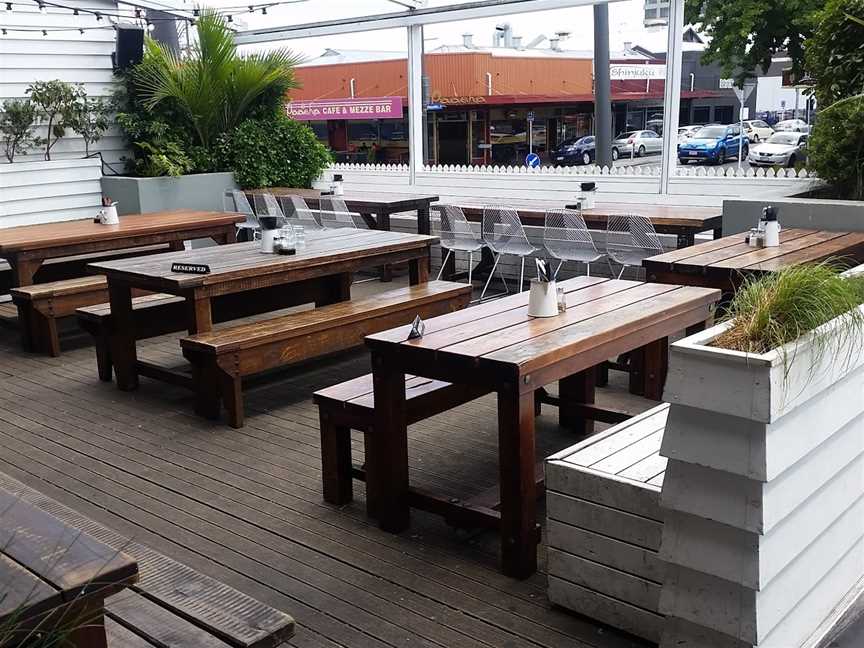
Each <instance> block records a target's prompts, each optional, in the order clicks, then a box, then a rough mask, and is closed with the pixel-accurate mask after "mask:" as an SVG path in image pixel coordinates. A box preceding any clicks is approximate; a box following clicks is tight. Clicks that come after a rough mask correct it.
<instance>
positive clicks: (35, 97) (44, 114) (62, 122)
mask: <svg viewBox="0 0 864 648" xmlns="http://www.w3.org/2000/svg"><path fill="white" fill-rule="evenodd" d="M26 92H27V94H28V95H29V96H30V101H31V102H32V103H33V105H34V106H35V107H36V114H37V117H38V118H39V120H40V122H41V123H43V124H44V125H45V129H46V136H45V137H37V138H35V139H34V142H35V143H36V145H37V146H44V147H45V159H46V160H50V159H51V149H52V148H54V145H55V144H57V142H58V141H59V140H60V139H61V138H62V137H64V136H65V135H66V129H67V128H71V127H73V126H74V123H75V116H76V111H77V105H78V102H79V101H80V100H81V99H83V98H84V97H85V96H86V93H85V92H84V86H83V85H82V84H80V83H76V84H72V83H66V82H65V81H60V80H58V79H53V80H51V81H35V82H33V83H31V84H30V86H29V87H28V88H27V90H26Z"/></svg>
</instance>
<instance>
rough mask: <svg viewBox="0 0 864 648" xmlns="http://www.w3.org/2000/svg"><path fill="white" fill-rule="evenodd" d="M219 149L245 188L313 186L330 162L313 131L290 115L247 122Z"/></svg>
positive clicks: (326, 151) (327, 154) (237, 179)
mask: <svg viewBox="0 0 864 648" xmlns="http://www.w3.org/2000/svg"><path fill="white" fill-rule="evenodd" d="M220 148H221V151H222V157H223V158H224V160H225V161H226V163H227V165H228V166H229V168H232V169H233V170H234V177H235V180H236V181H237V183H238V184H239V185H240V186H241V187H243V188H244V189H254V188H259V187H279V186H281V187H310V186H311V185H312V182H313V181H314V180H315V179H316V178H317V177H318V176H319V175H321V172H322V171H323V170H324V168H325V167H326V166H327V165H328V164H329V163H330V161H331V159H330V153H329V152H328V150H327V149H326V147H325V146H324V145H323V144H321V142H319V141H318V138H317V137H315V133H314V132H313V131H312V129H311V128H309V127H308V126H307V125H305V124H303V123H301V122H297V121H294V120H293V119H290V118H289V117H288V116H287V115H277V116H275V117H263V118H259V119H248V120H246V121H244V122H243V123H242V124H240V126H239V127H237V129H236V130H235V131H234V132H233V134H232V135H231V137H230V138H228V139H226V140H225V141H223V143H222V146H221V147H220Z"/></svg>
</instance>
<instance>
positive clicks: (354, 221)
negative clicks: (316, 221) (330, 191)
mask: <svg viewBox="0 0 864 648" xmlns="http://www.w3.org/2000/svg"><path fill="white" fill-rule="evenodd" d="M319 200H320V203H319V204H320V207H321V209H320V212H319V215H320V218H321V225H323V226H324V227H325V228H328V229H336V228H341V227H354V228H358V229H362V228H365V227H366V224H365V223H364V222H363V218H362V217H361V216H360V214H354V213H352V212H351V211H350V210H349V209H348V205H347V204H346V203H345V201H344V200H343V199H342V198H338V197H336V196H321V198H320V199H319Z"/></svg>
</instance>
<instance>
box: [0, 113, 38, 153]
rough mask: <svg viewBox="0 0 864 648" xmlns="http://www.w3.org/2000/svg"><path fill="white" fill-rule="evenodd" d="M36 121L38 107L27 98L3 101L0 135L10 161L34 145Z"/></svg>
mask: <svg viewBox="0 0 864 648" xmlns="http://www.w3.org/2000/svg"><path fill="white" fill-rule="evenodd" d="M35 123H36V107H35V106H34V105H33V104H32V103H31V102H30V101H27V100H24V101H20V100H18V99H7V100H6V101H5V102H3V116H2V117H0V137H2V138H3V146H4V154H5V155H6V159H7V160H9V161H10V162H13V161H14V160H15V156H16V155H17V154H18V153H22V154H23V153H26V152H27V149H28V148H30V147H31V146H33V144H34V140H33V126H34V124H35Z"/></svg>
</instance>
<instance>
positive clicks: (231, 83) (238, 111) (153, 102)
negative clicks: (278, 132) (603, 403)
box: [133, 11, 300, 148]
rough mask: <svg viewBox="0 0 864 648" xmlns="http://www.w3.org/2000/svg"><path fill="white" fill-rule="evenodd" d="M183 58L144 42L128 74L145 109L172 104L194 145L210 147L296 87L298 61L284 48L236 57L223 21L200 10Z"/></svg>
mask: <svg viewBox="0 0 864 648" xmlns="http://www.w3.org/2000/svg"><path fill="white" fill-rule="evenodd" d="M197 34H198V39H197V43H196V45H194V46H193V47H192V51H191V52H190V54H189V56H188V57H185V58H180V57H179V56H178V55H177V54H176V53H174V52H173V51H172V50H171V49H169V48H167V47H165V46H164V45H162V44H160V43H157V42H156V41H154V40H152V39H148V40H147V42H146V44H145V52H144V59H143V61H142V62H141V64H140V65H138V66H137V67H136V69H135V70H134V72H133V76H134V80H135V83H136V85H137V92H138V93H139V95H140V99H141V101H142V103H143V105H144V106H146V107H147V108H149V109H155V108H157V107H159V106H160V105H161V104H163V103H165V102H169V103H171V104H173V106H175V107H176V108H177V109H178V110H180V111H181V112H182V113H183V114H184V116H185V118H186V120H188V122H189V123H190V124H191V126H192V129H193V131H194V133H195V136H196V140H197V141H196V144H200V145H201V146H204V147H205V148H209V147H211V146H212V145H214V144H215V143H216V141H217V140H218V138H219V137H220V136H221V135H225V134H227V133H230V132H231V131H232V130H233V129H234V128H236V127H237V126H238V125H239V124H240V123H241V122H242V121H243V120H244V119H247V118H249V117H252V116H254V115H255V113H256V112H257V111H260V110H270V111H275V110H276V109H278V108H279V107H280V106H281V104H282V101H283V98H284V96H285V93H286V92H287V91H288V90H290V89H292V88H296V87H297V82H296V80H295V78H294V66H295V65H296V64H297V63H298V62H299V60H300V59H299V58H298V57H296V56H295V55H294V54H292V53H291V52H290V51H288V50H285V49H279V50H273V51H269V52H265V53H255V54H249V55H245V56H244V55H241V54H239V53H238V52H237V46H236V45H235V44H234V35H233V32H232V31H231V29H229V28H228V25H227V23H226V22H225V19H224V18H222V17H221V16H219V15H218V14H216V13H215V12H213V11H207V12H203V13H202V15H201V17H200V19H199V20H198V23H197Z"/></svg>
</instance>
